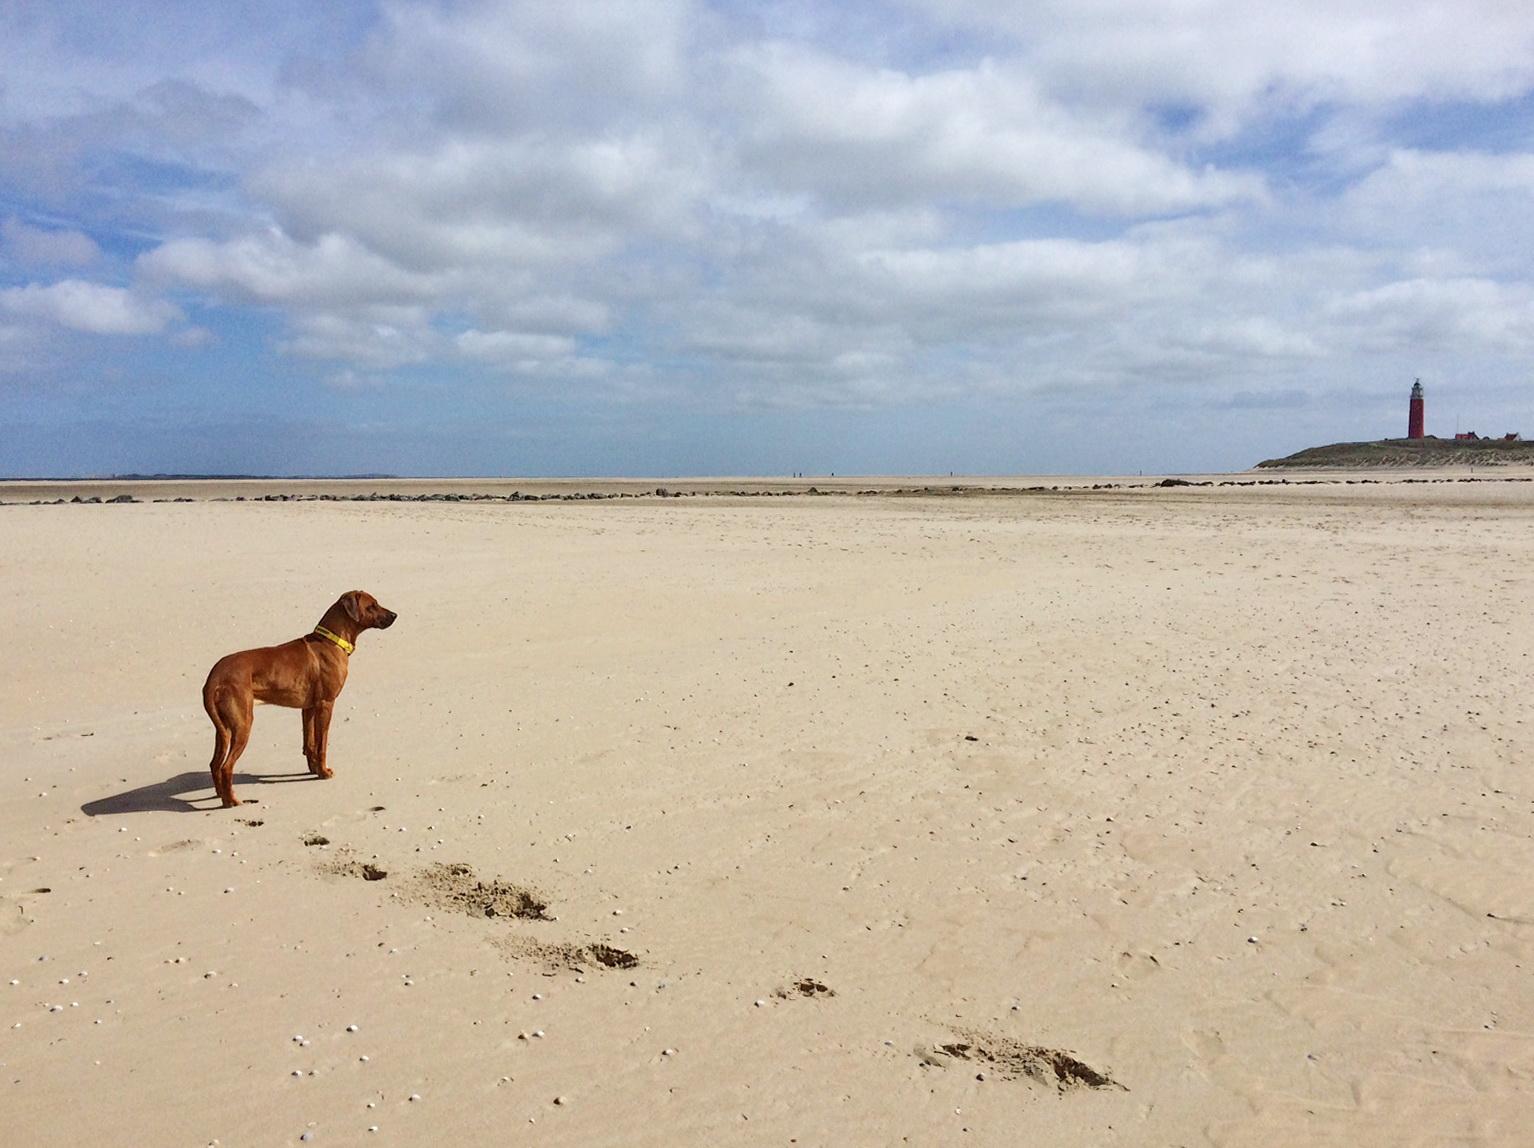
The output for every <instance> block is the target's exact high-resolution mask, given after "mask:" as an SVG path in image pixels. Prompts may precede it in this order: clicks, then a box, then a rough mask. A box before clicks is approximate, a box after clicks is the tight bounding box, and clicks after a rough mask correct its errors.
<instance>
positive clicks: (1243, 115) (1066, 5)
mask: <svg viewBox="0 0 1534 1148" xmlns="http://www.w3.org/2000/svg"><path fill="white" fill-rule="evenodd" d="M903 2H904V4H905V6H906V7H907V8H909V9H911V10H915V11H919V12H921V13H923V14H924V15H926V16H928V17H931V18H934V19H936V20H939V21H942V22H945V23H946V22H949V21H958V22H960V23H961V24H964V25H968V26H969V27H971V28H975V29H981V30H984V32H986V33H989V34H1000V35H1004V36H1006V37H1008V38H1009V39H1010V41H1011V44H1010V47H1011V49H1012V51H1013V52H1014V53H1015V54H1016V55H1017V56H1018V57H1019V58H1020V59H1023V60H1026V61H1027V63H1028V66H1029V67H1030V69H1031V70H1033V71H1034V72H1035V73H1036V74H1037V75H1038V77H1039V79H1040V82H1041V83H1042V84H1043V85H1044V87H1045V89H1046V90H1048V91H1050V92H1051V93H1054V94H1056V95H1058V96H1060V97H1062V98H1069V99H1072V100H1079V101H1082V102H1086V103H1096V102H1101V103H1109V104H1114V105H1119V106H1123V105H1124V104H1126V103H1128V104H1134V103H1140V102H1152V103H1155V102H1163V103H1172V104H1192V105H1197V106H1198V108H1199V109H1200V111H1201V112H1202V114H1203V116H1204V119H1205V125H1204V131H1205V133H1206V134H1207V135H1210V136H1225V135H1229V134H1231V133H1233V132H1235V131H1236V130H1238V129H1239V128H1240V127H1241V126H1242V125H1243V123H1245V122H1246V121H1247V120H1249V119H1250V118H1251V117H1252V116H1254V115H1265V114H1269V113H1271V112H1272V111H1274V110H1276V109H1284V108H1301V109H1306V108H1312V107H1315V106H1317V105H1320V104H1323V103H1326V104H1332V105H1347V104H1368V105H1385V104H1398V103H1400V102H1401V101H1406V100H1418V99H1464V100H1501V99H1508V98H1512V97H1515V96H1517V95H1520V94H1522V93H1523V92H1525V91H1526V90H1527V89H1528V87H1529V85H1530V84H1531V83H1534V20H1531V16H1530V13H1529V11H1528V10H1527V8H1525V7H1524V6H1522V5H1519V4H1510V3H1507V2H1506V0H1455V2H1454V3H1446V2H1444V0H1284V2H1283V3H1277V4H1252V3H1248V2H1246V0H1165V2H1160V3H1157V2H1149V3H1147V2H1145V0H1036V2H1031V3H1028V4H995V3H991V2H989V0H903Z"/></svg>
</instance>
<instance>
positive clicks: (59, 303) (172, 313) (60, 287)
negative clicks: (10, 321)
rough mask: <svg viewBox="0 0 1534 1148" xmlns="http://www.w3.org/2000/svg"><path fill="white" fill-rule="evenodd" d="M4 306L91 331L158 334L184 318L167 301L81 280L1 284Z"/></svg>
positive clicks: (0, 298) (1, 306)
mask: <svg viewBox="0 0 1534 1148" xmlns="http://www.w3.org/2000/svg"><path fill="white" fill-rule="evenodd" d="M0 310H5V311H8V312H9V313H11V314H13V315H25V316H28V317H30V318H36V319H44V320H46V321H48V322H50V323H55V324H57V325H58V326H60V327H67V328H68V329H70V330H72V331H83V332H86V333H88V334H92V335H157V334H159V333H160V332H161V331H163V330H165V328H166V327H167V326H169V325H170V324H171V323H174V322H176V321H177V320H179V319H181V318H182V317H183V316H182V314H181V311H180V309H179V308H177V307H176V306H174V305H173V304H171V303H167V302H166V301H164V300H163V299H146V298H143V297H142V296H139V295H137V294H135V293H134V292H132V291H129V290H126V289H124V288H122V287H107V286H104V285H102V284H100V283H87V282H85V281H83V280H80V279H64V280H61V281H60V282H58V283H53V284H50V285H48V286H46V287H45V286H42V285H41V284H37V283H30V284H28V285H27V286H25V287H6V288H0Z"/></svg>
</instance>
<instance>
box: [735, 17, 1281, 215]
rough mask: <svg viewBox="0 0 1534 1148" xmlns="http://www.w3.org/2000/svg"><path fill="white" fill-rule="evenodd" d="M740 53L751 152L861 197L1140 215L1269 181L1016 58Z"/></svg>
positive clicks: (1198, 203)
mask: <svg viewBox="0 0 1534 1148" xmlns="http://www.w3.org/2000/svg"><path fill="white" fill-rule="evenodd" d="M738 63H739V65H740V67H741V68H742V69H744V70H745V72H746V74H747V75H748V76H750V77H751V78H750V80H743V81H741V82H740V83H739V84H738V86H737V89H736V97H735V98H736V100H737V103H738V106H741V107H742V108H743V109H744V110H743V112H742V115H741V118H742V119H743V120H747V124H748V128H747V132H746V133H745V144H744V147H743V151H742V157H743V161H744V162H745V163H746V164H747V165H748V167H749V170H750V171H751V174H752V176H753V177H754V178H756V179H759V180H761V181H763V183H764V184H766V185H767V186H774V185H776V186H785V185H786V186H789V187H795V188H798V189H800V190H805V189H812V190H815V191H818V192H820V193H821V194H823V195H826V196H828V197H830V198H831V199H833V200H834V201H836V202H838V203H842V204H850V205H854V206H866V205H871V204H880V205H882V204H887V203H890V202H901V201H909V200H921V199H927V198H931V197H939V198H943V197H957V198H960V199H971V200H977V201H980V202H984V203H988V204H996V205H1004V206H1020V205H1028V204H1034V203H1039V202H1041V201H1059V202H1063V203H1067V204H1071V205H1073V206H1075V207H1077V208H1079V209H1081V210H1083V211H1089V212H1106V213H1110V214H1126V215H1138V214H1146V213H1160V212H1177V211H1187V210H1191V209H1195V208H1202V207H1209V206H1215V205H1222V204H1226V203H1230V202H1233V201H1237V200H1243V199H1246V200H1250V199H1257V198H1260V197H1261V196H1262V194H1263V186H1262V180H1261V179H1260V178H1259V177H1257V176H1255V175H1252V174H1247V173H1225V172H1214V171H1197V170H1190V169H1189V168H1187V167H1185V166H1183V165H1181V164H1179V163H1177V162H1176V161H1174V160H1172V159H1170V158H1169V157H1167V156H1165V155H1161V154H1157V153H1155V152H1153V151H1150V150H1148V149H1147V148H1145V147H1143V146H1141V145H1140V144H1139V143H1137V142H1136V140H1135V139H1134V130H1135V127H1136V122H1137V121H1136V120H1135V119H1134V118H1133V117H1130V116H1126V115H1125V114H1124V112H1123V111H1122V110H1121V111H1118V112H1115V113H1111V114H1102V113H1100V112H1098V113H1092V112H1085V111H1083V110H1080V109H1077V110H1073V109H1070V108H1068V107H1067V106H1065V105H1063V104H1060V103H1058V102H1054V101H1051V100H1050V99H1048V98H1046V97H1044V96H1043V95H1042V94H1041V93H1040V92H1039V91H1038V89H1037V87H1036V85H1035V83H1034V82H1033V80H1032V78H1031V77H1030V76H1029V75H1028V74H1027V73H1026V72H1025V71H1023V70H1021V69H1019V68H1017V67H1015V66H1014V67H1011V68H1003V67H1001V66H999V65H997V64H996V63H994V62H992V61H990V60H984V61H981V62H980V63H979V64H978V65H976V66H974V67H972V68H967V69H962V70H949V71H943V72H937V73H932V74H926V75H912V74H907V73H903V72H898V71H893V70H890V69H876V68H872V67H868V66H865V65H859V64H857V63H854V62H851V61H847V60H843V59H837V58H835V57H832V56H828V55H824V54H820V53H812V52H808V51H804V50H802V49H799V48H796V47H788V46H785V45H780V44H774V45H766V46H764V47H762V48H759V49H752V50H750V51H747V52H743V53H741V54H740V55H739V57H738ZM748 116H749V119H747V117H748Z"/></svg>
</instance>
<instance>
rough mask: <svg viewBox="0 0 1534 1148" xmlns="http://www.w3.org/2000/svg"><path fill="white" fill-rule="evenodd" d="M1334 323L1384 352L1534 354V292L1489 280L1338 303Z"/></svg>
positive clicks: (1416, 287) (1392, 286)
mask: <svg viewBox="0 0 1534 1148" xmlns="http://www.w3.org/2000/svg"><path fill="white" fill-rule="evenodd" d="M1329 310H1330V315H1331V317H1332V318H1333V319H1334V320H1335V321H1336V322H1337V323H1338V324H1339V325H1340V326H1342V327H1344V328H1347V329H1351V331H1352V332H1353V333H1354V335H1355V337H1356V338H1359V339H1362V340H1364V341H1365V342H1366V343H1367V344H1368V345H1369V346H1371V347H1375V348H1380V349H1395V348H1399V347H1404V348H1421V349H1424V350H1434V349H1441V348H1449V349H1453V350H1457V351H1460V352H1468V353H1475V352H1485V351H1502V352H1508V353H1515V354H1526V353H1527V352H1529V351H1530V350H1531V349H1534V287H1531V286H1530V285H1529V284H1526V283H1516V284H1504V283H1497V282H1493V281H1491V280H1487V279H1446V280H1431V279H1412V280H1406V281H1402V282H1397V283H1387V284H1385V285H1384V286H1381V287H1375V288H1371V289H1370V290H1367V291H1359V292H1355V293H1352V294H1349V295H1346V296H1344V297H1342V298H1339V299H1337V300H1336V301H1335V302H1334V303H1333V304H1332V305H1331V307H1330V309H1329Z"/></svg>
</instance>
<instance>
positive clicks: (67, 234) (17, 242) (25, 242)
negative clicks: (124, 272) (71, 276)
mask: <svg viewBox="0 0 1534 1148" xmlns="http://www.w3.org/2000/svg"><path fill="white" fill-rule="evenodd" d="M0 239H3V240H4V241H5V249H6V251H7V252H8V253H9V254H10V255H11V257H12V258H14V259H15V260H16V261H17V262H19V263H23V264H26V265H28V266H33V267H63V266H68V267H85V266H89V265H90V264H92V263H96V262H98V261H100V259H101V248H99V247H98V246H96V241H95V240H93V239H92V238H91V237H90V236H88V235H86V234H85V233H84V232H82V231H76V230H74V229H72V228H67V227H61V228H45V227H31V226H28V225H27V224H25V223H23V222H22V221H21V220H19V219H17V218H16V217H15V216H11V217H10V218H9V219H6V220H4V221H3V222H0Z"/></svg>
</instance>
